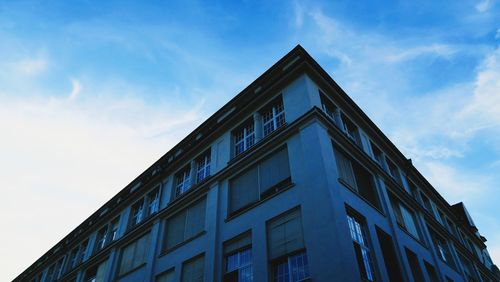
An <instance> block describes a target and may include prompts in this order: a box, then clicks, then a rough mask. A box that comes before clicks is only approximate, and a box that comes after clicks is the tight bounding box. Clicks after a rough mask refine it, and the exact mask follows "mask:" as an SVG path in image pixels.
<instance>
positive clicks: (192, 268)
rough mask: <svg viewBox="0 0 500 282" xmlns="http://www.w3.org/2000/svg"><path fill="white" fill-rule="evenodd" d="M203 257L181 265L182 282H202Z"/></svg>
mask: <svg viewBox="0 0 500 282" xmlns="http://www.w3.org/2000/svg"><path fill="white" fill-rule="evenodd" d="M204 269H205V257H204V256H198V257H196V258H194V259H191V260H189V261H186V262H184V263H183V264H182V277H181V281H182V282H203V280H204V278H203V276H204Z"/></svg>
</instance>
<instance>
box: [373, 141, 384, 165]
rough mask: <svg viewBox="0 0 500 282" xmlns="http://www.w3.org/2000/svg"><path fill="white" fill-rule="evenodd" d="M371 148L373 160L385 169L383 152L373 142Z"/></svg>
mask: <svg viewBox="0 0 500 282" xmlns="http://www.w3.org/2000/svg"><path fill="white" fill-rule="evenodd" d="M370 146H371V147H372V152H373V158H374V159H375V161H376V162H377V163H378V164H379V165H380V166H381V167H384V155H383V154H382V151H381V150H380V149H379V148H378V147H377V146H376V145H375V144H373V142H371V141H370Z"/></svg>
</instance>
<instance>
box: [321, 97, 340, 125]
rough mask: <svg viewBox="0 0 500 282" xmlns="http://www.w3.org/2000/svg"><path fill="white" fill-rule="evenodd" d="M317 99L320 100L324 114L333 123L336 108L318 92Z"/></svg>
mask: <svg viewBox="0 0 500 282" xmlns="http://www.w3.org/2000/svg"><path fill="white" fill-rule="evenodd" d="M319 97H320V99H321V109H323V111H324V112H325V114H326V115H327V116H328V117H329V118H330V119H331V120H332V121H333V123H335V112H336V111H337V107H335V105H334V104H333V103H332V102H331V101H330V99H328V98H327V97H326V96H325V94H323V93H322V92H321V91H319Z"/></svg>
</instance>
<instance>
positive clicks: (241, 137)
mask: <svg viewBox="0 0 500 282" xmlns="http://www.w3.org/2000/svg"><path fill="white" fill-rule="evenodd" d="M233 138H234V155H235V156H237V155H239V154H241V153H243V152H244V151H246V150H248V149H249V148H250V147H252V146H253V145H254V144H255V130H254V121H253V118H252V119H249V120H248V121H246V122H245V123H243V125H241V126H239V127H238V128H237V129H236V130H235V131H234V132H233Z"/></svg>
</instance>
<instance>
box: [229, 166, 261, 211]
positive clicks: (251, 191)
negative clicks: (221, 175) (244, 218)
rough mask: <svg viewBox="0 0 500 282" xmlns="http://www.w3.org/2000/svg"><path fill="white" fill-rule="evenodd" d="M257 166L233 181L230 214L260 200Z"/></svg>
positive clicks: (230, 194) (231, 183)
mask: <svg viewBox="0 0 500 282" xmlns="http://www.w3.org/2000/svg"><path fill="white" fill-rule="evenodd" d="M258 185H259V184H258V174H257V166H254V167H252V168H250V169H249V170H248V171H246V172H244V173H243V174H240V175H239V176H237V177H236V178H233V179H231V181H230V185H229V186H230V189H229V197H230V203H229V209H230V212H234V211H237V210H239V209H241V208H243V207H245V206H247V205H249V204H251V203H253V202H256V201H258V200H259V186H258Z"/></svg>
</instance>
